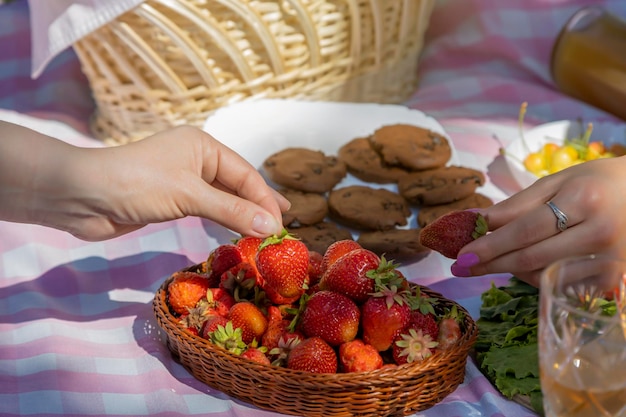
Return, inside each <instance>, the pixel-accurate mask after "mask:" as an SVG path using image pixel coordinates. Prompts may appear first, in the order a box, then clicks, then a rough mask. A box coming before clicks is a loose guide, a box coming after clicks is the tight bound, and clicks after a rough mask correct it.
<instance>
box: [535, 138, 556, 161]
mask: <svg viewBox="0 0 626 417" xmlns="http://www.w3.org/2000/svg"><path fill="white" fill-rule="evenodd" d="M558 149H559V145H557V144H556V143H553V142H548V143H546V144H545V145H543V146H542V147H541V151H539V152H541V154H542V155H543V157H544V158H545V160H546V161H549V160H550V158H552V155H553V154H554V152H555V151H556V150H558Z"/></svg>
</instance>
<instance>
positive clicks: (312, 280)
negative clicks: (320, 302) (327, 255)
mask: <svg viewBox="0 0 626 417" xmlns="http://www.w3.org/2000/svg"><path fill="white" fill-rule="evenodd" d="M323 259H324V258H323V256H322V254H321V253H319V252H316V251H314V250H310V251H309V287H312V286H314V285H316V284H317V283H318V282H319V281H320V279H322V273H323V271H322V260H323Z"/></svg>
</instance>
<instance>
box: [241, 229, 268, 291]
mask: <svg viewBox="0 0 626 417" xmlns="http://www.w3.org/2000/svg"><path fill="white" fill-rule="evenodd" d="M261 243H263V239H261V238H258V237H252V236H244V237H242V238H241V239H239V240H238V241H237V243H235V246H237V249H239V252H241V256H242V257H243V260H244V261H245V262H248V263H249V264H250V265H252V267H253V269H254V270H255V271H257V283H258V285H259V286H263V277H261V275H260V274H259V273H258V270H257V266H256V254H257V252H258V251H259V246H261Z"/></svg>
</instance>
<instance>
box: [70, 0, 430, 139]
mask: <svg viewBox="0 0 626 417" xmlns="http://www.w3.org/2000/svg"><path fill="white" fill-rule="evenodd" d="M433 4H434V0H283V1H250V0H213V1H207V0H147V1H146V2H145V3H143V4H141V5H140V6H139V7H137V8H136V9H134V10H131V11H129V12H127V13H125V14H124V15H122V16H120V17H119V18H118V19H116V20H114V21H113V22H110V23H109V24H107V25H106V26H104V27H103V28H101V29H99V30H97V31H96V32H94V33H92V34H90V35H89V36H88V37H86V38H84V39H82V40H80V41H79V42H77V43H76V44H75V45H74V49H75V50H76V52H77V54H78V57H79V59H80V60H81V63H82V66H83V71H84V72H85V74H86V76H87V78H88V79H89V82H90V85H91V88H92V91H93V95H94V98H95V100H96V103H97V113H96V115H95V117H94V120H93V123H92V126H93V128H94V132H95V133H96V134H97V135H98V136H99V137H101V138H102V139H105V140H108V141H110V142H112V143H124V142H128V141H132V140H136V139H140V138H142V137H144V136H146V135H148V134H151V133H154V132H155V131H158V130H161V129H164V128H167V127H171V126H174V125H179V124H191V125H195V126H201V125H202V123H203V122H204V121H205V120H206V118H207V117H208V116H209V115H210V114H211V113H212V112H213V111H215V110H216V109H218V108H219V107H222V106H224V105H226V104H229V103H233V102H237V101H241V100H245V99H255V98H296V99H308V100H328V101H353V102H379V103H398V102H400V101H402V100H403V99H405V98H407V96H408V95H409V94H410V93H412V92H413V91H414V89H415V87H416V85H417V64H418V58H419V53H420V51H421V49H422V43H423V38H424V32H425V30H426V28H427V26H428V20H429V17H430V14H431V11H432V7H433Z"/></svg>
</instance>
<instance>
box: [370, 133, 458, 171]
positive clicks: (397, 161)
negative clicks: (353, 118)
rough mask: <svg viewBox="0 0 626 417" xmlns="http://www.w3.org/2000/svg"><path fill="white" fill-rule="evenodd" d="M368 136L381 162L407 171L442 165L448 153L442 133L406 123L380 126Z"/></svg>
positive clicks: (448, 158)
mask: <svg viewBox="0 0 626 417" xmlns="http://www.w3.org/2000/svg"><path fill="white" fill-rule="evenodd" d="M369 140H370V142H371V144H372V146H373V147H374V149H375V150H376V152H378V153H379V154H380V155H381V156H382V159H383V161H384V163H385V164H387V165H391V166H400V167H404V168H405V169H408V170H411V171H421V170H424V169H433V168H438V167H442V166H444V165H445V164H446V163H447V162H448V161H449V160H450V157H451V156H452V148H451V147H450V143H449V142H448V139H447V138H446V137H445V136H443V135H440V134H439V133H436V132H433V131H431V130H428V129H425V128H422V127H418V126H413V125H408V124H395V125H387V126H383V127H381V128H379V129H377V130H376V131H374V133H373V134H372V135H371V136H370V138H369Z"/></svg>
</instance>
